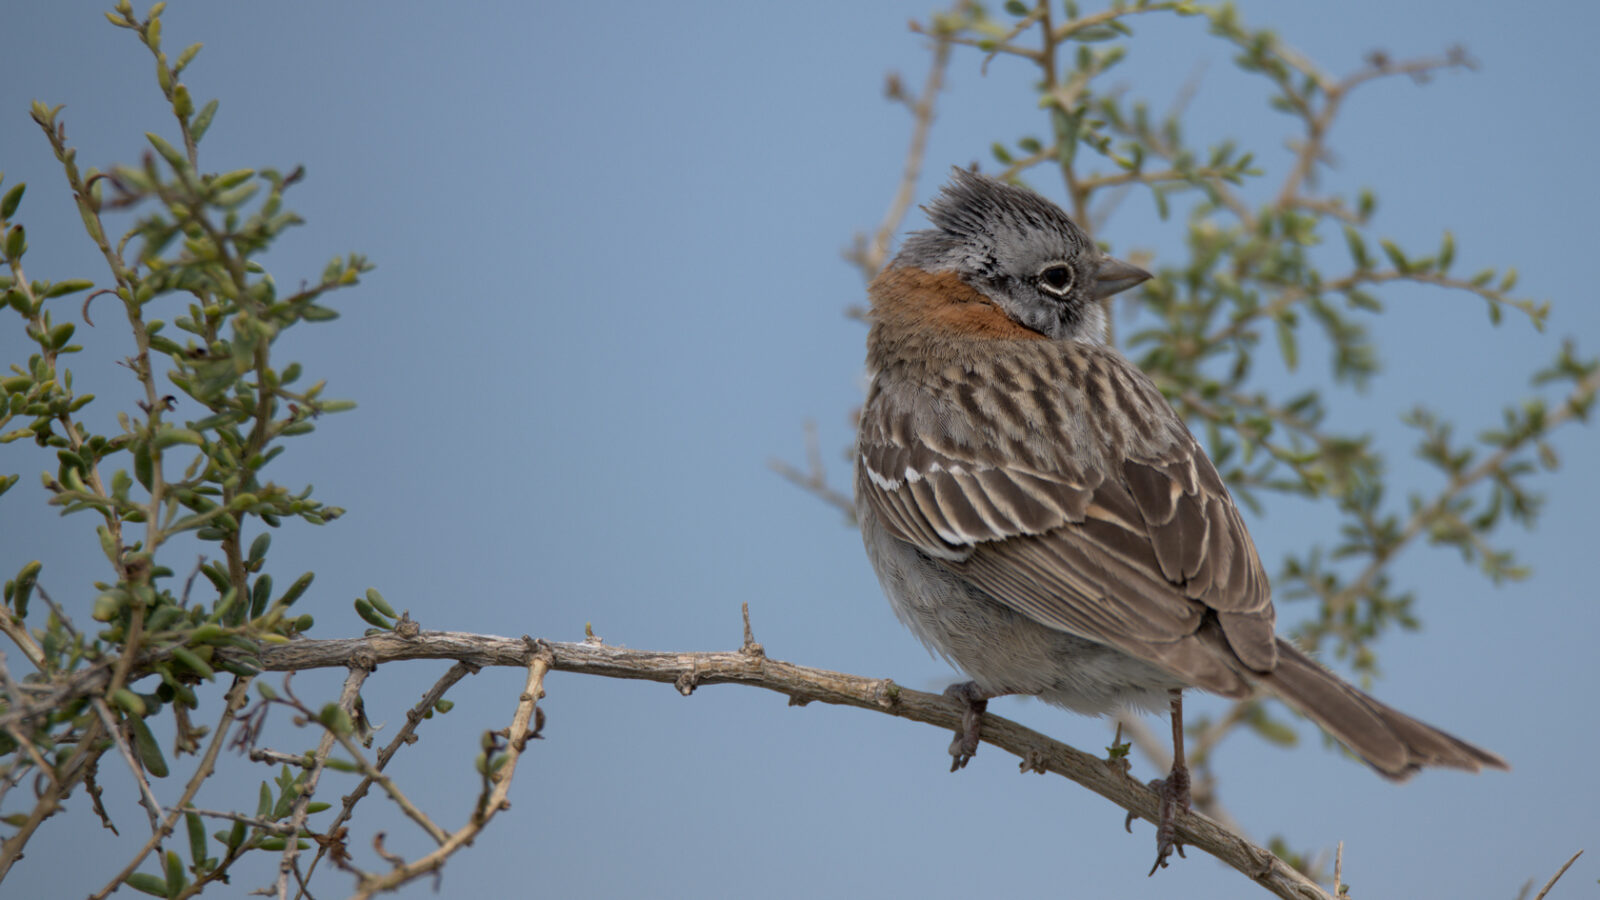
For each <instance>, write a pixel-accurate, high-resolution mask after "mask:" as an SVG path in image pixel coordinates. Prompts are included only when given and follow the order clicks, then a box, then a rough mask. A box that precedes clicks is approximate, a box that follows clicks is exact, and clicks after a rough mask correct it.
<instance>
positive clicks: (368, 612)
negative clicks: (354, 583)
mask: <svg viewBox="0 0 1600 900" xmlns="http://www.w3.org/2000/svg"><path fill="white" fill-rule="evenodd" d="M356 615H358V616H360V617H361V618H362V619H363V620H364V621H365V622H366V623H367V624H368V625H373V626H376V627H378V628H382V629H383V630H384V631H391V630H393V629H394V625H393V623H391V622H390V621H389V620H388V619H385V618H384V617H383V616H382V615H381V614H379V613H378V611H377V610H375V609H373V608H372V604H370V603H368V602H367V601H365V600H362V599H359V598H357V599H356Z"/></svg>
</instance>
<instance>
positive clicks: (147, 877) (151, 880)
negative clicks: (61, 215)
mask: <svg viewBox="0 0 1600 900" xmlns="http://www.w3.org/2000/svg"><path fill="white" fill-rule="evenodd" d="M110 15H111V14H110V13H106V16H108V17H109V16H110ZM112 21H115V20H114V19H113V20H112ZM123 884H126V885H127V886H128V887H131V888H133V889H134V890H136V891H138V892H139V893H141V894H149V895H150V896H152V897H165V896H167V880H166V879H165V878H157V877H156V876H154V875H151V874H150V873H149V872H134V873H132V874H131V875H129V876H128V878H127V880H126V881H124V882H123Z"/></svg>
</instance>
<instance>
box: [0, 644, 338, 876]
mask: <svg viewBox="0 0 1600 900" xmlns="http://www.w3.org/2000/svg"><path fill="white" fill-rule="evenodd" d="M346 664H348V663H346ZM254 680H255V679H254V678H235V679H234V682H233V687H232V688H230V689H229V691H228V696H227V698H226V699H225V700H224V701H223V704H222V715H221V716H220V717H219V718H218V720H217V728H216V730H215V731H214V732H212V734H211V745H210V746H208V747H207V748H206V752H205V756H203V757H201V758H200V763H199V765H197V766H195V770H194V774H193V775H191V776H190V777H189V783H188V784H186V785H184V788H183V795H182V796H181V797H179V798H178V802H177V803H174V804H173V805H172V806H171V807H170V808H169V809H168V810H167V816H166V818H165V819H163V820H162V822H161V828H160V829H158V830H157V831H156V833H155V834H152V835H150V839H149V840H148V841H146V842H145V844H144V846H143V847H141V848H140V849H139V852H138V853H135V854H134V856H133V859H131V860H129V861H128V864H127V865H126V866H124V867H123V869H122V871H121V872H118V873H117V874H116V875H115V876H114V877H113V878H112V879H111V880H110V881H108V882H106V885H105V887H102V888H101V889H100V890H98V891H96V892H94V893H93V894H91V895H90V898H89V900H105V898H106V897H108V896H110V895H111V892H112V891H114V890H116V889H117V888H119V887H121V886H122V884H123V882H125V881H127V880H128V876H129V875H132V874H133V873H134V872H136V871H138V870H139V866H141V865H143V864H144V859H145V857H147V856H149V855H150V851H151V850H154V849H155V848H156V845H157V844H159V843H161V842H162V841H163V840H165V839H166V837H167V835H169V834H171V833H172V829H173V828H174V827H176V825H177V824H178V817H179V816H181V815H183V813H184V810H185V809H186V808H187V807H188V806H189V804H190V803H191V802H193V801H194V797H195V795H196V794H198V793H200V786H201V785H203V784H205V782H206V779H208V778H210V777H211V773H212V772H213V771H214V770H215V768H216V765H217V754H218V753H220V752H221V750H222V745H223V742H224V740H225V738H226V737H227V734H228V729H229V728H231V727H232V726H233V720H234V717H235V716H236V715H237V714H238V712H239V709H240V708H241V707H243V706H244V703H245V700H246V699H247V698H248V696H249V692H250V683H251V682H252V681H254ZM4 876H5V873H4V872H3V871H0V878H3V877H4Z"/></svg>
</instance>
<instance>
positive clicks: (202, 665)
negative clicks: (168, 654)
mask: <svg viewBox="0 0 1600 900" xmlns="http://www.w3.org/2000/svg"><path fill="white" fill-rule="evenodd" d="M172 658H173V659H174V660H176V661H177V662H179V663H181V664H182V665H183V667H184V668H185V669H188V670H189V671H191V672H193V673H195V674H196V675H199V676H200V677H201V678H204V679H205V680H207V681H215V680H216V678H217V673H216V672H215V671H213V670H212V668H211V666H210V664H209V663H207V662H206V661H205V660H203V659H201V658H200V656H199V654H197V653H195V652H194V651H193V650H190V649H188V648H187V647H173V648H172Z"/></svg>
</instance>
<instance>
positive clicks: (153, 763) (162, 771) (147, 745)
mask: <svg viewBox="0 0 1600 900" xmlns="http://www.w3.org/2000/svg"><path fill="white" fill-rule="evenodd" d="M123 690H127V688H123ZM127 722H128V726H129V727H130V728H131V729H132V730H133V748H134V750H136V751H137V752H138V754H139V761H140V762H142V763H144V770H145V771H146V772H149V773H150V774H151V775H154V776H155V777H157V778H165V777H167V760H166V757H164V756H162V755H161V745H160V744H158V743H156V736H155V735H153V734H151V733H150V726H149V725H146V724H145V721H144V719H142V718H140V717H138V716H129V717H128V718H127Z"/></svg>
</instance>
